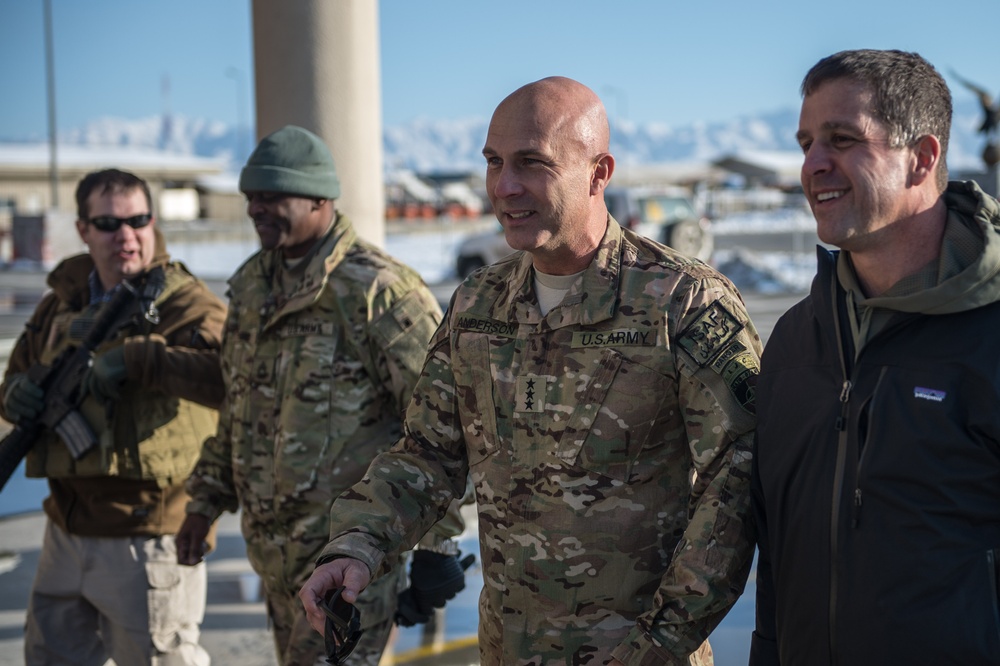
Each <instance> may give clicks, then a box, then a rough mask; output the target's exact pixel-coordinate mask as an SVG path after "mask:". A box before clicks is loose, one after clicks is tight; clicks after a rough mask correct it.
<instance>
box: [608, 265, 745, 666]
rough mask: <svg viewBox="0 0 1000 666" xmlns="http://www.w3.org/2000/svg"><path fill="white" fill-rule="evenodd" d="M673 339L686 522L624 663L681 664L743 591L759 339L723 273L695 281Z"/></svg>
mask: <svg viewBox="0 0 1000 666" xmlns="http://www.w3.org/2000/svg"><path fill="white" fill-rule="evenodd" d="M671 305H672V306H674V307H676V309H675V312H678V313H680V317H679V319H677V321H676V324H674V326H675V328H674V329H673V330H672V331H671V338H672V339H674V340H675V347H674V348H675V350H676V351H675V353H676V355H677V359H676V362H677V367H678V371H679V374H680V381H679V385H678V396H677V397H678V401H679V407H680V409H681V410H682V412H683V413H684V414H685V430H686V435H687V440H688V447H689V449H690V455H691V460H692V467H693V469H692V474H691V477H692V486H691V495H690V505H689V515H690V521H689V523H688V526H687V529H686V530H685V532H684V535H683V536H682V538H681V540H680V542H679V543H678V545H677V548H676V549H675V551H674V555H673V558H672V560H671V564H670V566H669V568H668V569H667V571H666V573H665V574H664V576H663V577H662V579H661V582H660V587H659V589H658V591H657V594H656V596H655V599H656V602H657V606H656V607H655V608H653V609H651V610H650V611H649V612H648V613H646V614H644V615H643V616H642V617H640V618H639V622H638V623H637V625H636V628H635V629H634V630H633V631H632V633H631V634H630V636H629V637H628V639H626V641H625V642H623V643H622V645H620V646H619V648H618V649H617V650H616V651H615V653H614V654H615V657H617V658H618V659H620V660H622V661H624V662H626V663H629V664H656V663H663V661H664V658H666V655H664V654H663V651H664V650H665V651H666V652H668V653H670V656H671V658H672V659H671V662H670V663H673V661H675V660H676V661H677V663H687V662H686V655H688V654H690V653H692V652H694V651H695V650H697V649H698V647H699V645H701V644H702V643H703V641H704V640H705V639H706V638H707V637H708V635H709V633H711V631H712V630H713V629H714V628H715V626H716V625H717V624H718V623H719V622H720V621H721V620H722V618H723V617H724V616H725V614H726V612H728V610H729V609H730V608H731V607H732V605H733V604H734V603H735V602H736V599H737V598H738V597H739V595H740V594H741V593H742V591H743V587H744V585H745V584H746V579H747V576H748V574H749V571H750V565H751V562H752V558H753V536H752V533H751V524H750V523H751V521H750V515H749V511H750V464H751V442H752V437H753V429H754V427H755V425H756V418H755V416H754V402H753V398H754V386H755V384H756V376H757V374H758V371H759V367H760V352H761V344H760V338H759V336H758V335H757V332H756V329H755V328H754V327H753V324H752V323H751V322H750V319H749V316H748V315H747V312H746V309H745V307H744V305H743V302H742V299H741V297H740V296H739V294H738V292H737V291H736V289H735V287H733V286H732V285H731V284H730V283H729V282H728V280H725V278H721V277H708V278H704V277H703V278H702V279H701V280H699V281H696V282H695V283H693V285H692V289H690V291H689V292H688V293H687V295H686V297H685V298H682V299H677V298H676V295H675V299H674V300H672V301H671Z"/></svg>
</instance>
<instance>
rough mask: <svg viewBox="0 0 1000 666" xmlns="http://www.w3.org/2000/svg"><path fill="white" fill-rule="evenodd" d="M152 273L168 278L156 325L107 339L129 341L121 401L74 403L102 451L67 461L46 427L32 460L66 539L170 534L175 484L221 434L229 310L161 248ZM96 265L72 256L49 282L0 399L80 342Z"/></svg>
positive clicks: (178, 506) (180, 501)
mask: <svg viewBox="0 0 1000 666" xmlns="http://www.w3.org/2000/svg"><path fill="white" fill-rule="evenodd" d="M153 266H161V267H163V269H164V272H165V277H166V279H165V285H164V289H163V291H162V292H161V294H160V296H159V297H158V298H157V301H156V306H157V309H158V311H159V321H158V322H157V323H155V324H154V323H151V322H149V321H147V320H145V319H143V318H141V317H138V316H137V317H136V318H135V319H134V321H133V322H132V323H130V324H129V325H128V326H127V327H126V328H125V329H124V330H123V331H121V332H120V333H119V334H118V335H117V336H116V337H115V339H114V340H111V341H109V342H108V343H106V344H105V347H111V346H115V345H119V344H124V345H125V363H126V369H127V372H128V379H127V382H126V385H125V387H124V389H123V390H122V397H121V400H120V401H118V402H117V403H116V404H115V405H113V406H111V408H110V409H108V408H106V407H105V406H104V405H100V404H98V403H97V401H96V400H95V399H94V398H92V397H88V398H87V399H86V400H85V401H84V403H83V405H82V406H81V412H82V413H83V415H84V417H85V418H86V419H87V421H88V423H89V424H90V426H91V427H92V429H93V430H94V432H95V433H96V434H98V437H99V440H100V445H99V446H98V447H96V448H95V449H94V450H93V451H91V452H90V453H88V454H86V455H85V456H84V457H83V458H81V459H80V460H79V461H74V460H73V458H72V457H71V456H70V455H69V453H68V451H67V450H66V447H65V445H64V444H63V443H62V441H60V440H59V438H58V437H57V436H56V435H55V434H54V433H52V432H50V431H47V430H46V431H44V432H43V433H42V435H41V436H40V437H39V439H38V441H37V442H36V443H35V446H34V448H33V449H32V451H31V452H30V453H29V454H28V458H27V465H26V469H27V474H28V476H34V477H48V478H49V486H50V490H51V495H50V497H48V498H47V499H46V500H45V503H44V508H45V511H46V513H47V514H48V516H49V518H51V519H52V520H53V521H54V522H55V523H57V524H58V525H60V526H61V527H63V528H64V529H66V530H67V531H68V532H71V533H75V534H81V535H88V536H125V535H134V534H171V533H174V532H176V531H177V529H179V527H180V524H181V523H182V522H183V519H184V506H185V504H186V503H187V500H188V497H187V495H186V493H185V492H184V491H183V488H182V484H183V482H184V480H185V478H186V477H187V475H188V474H189V473H190V471H191V469H192V468H193V467H194V464H195V462H196V461H197V459H198V455H199V453H200V450H201V444H202V442H203V441H204V440H205V438H206V437H208V436H210V435H211V434H212V433H213V432H214V430H215V427H216V422H217V415H216V412H215V408H216V407H217V406H218V404H219V403H220V402H221V400H222V395H223V390H224V389H223V385H222V375H221V371H220V370H219V355H218V354H219V347H220V346H221V336H222V327H223V323H224V319H225V312H226V308H225V305H224V304H223V303H222V301H221V300H220V299H219V298H218V297H216V296H215V295H213V294H212V293H211V292H210V291H209V289H208V288H207V286H206V285H205V284H204V283H203V282H201V281H199V280H197V279H196V278H195V277H194V276H192V275H191V274H190V273H189V272H188V271H187V269H186V268H185V267H184V266H183V265H182V264H179V263H170V262H169V258H168V257H167V255H166V253H165V252H162V251H161V252H160V253H159V254H158V256H157V257H156V259H155V260H154V264H153ZM93 267H94V264H93V261H92V260H91V258H90V256H89V255H86V254H84V255H77V256H74V257H70V258H69V259H66V260H65V261H63V262H62V263H61V264H59V265H58V266H57V267H56V268H55V269H54V270H53V271H52V273H51V274H50V275H49V277H48V284H49V286H50V287H52V291H51V292H49V293H48V294H46V295H45V296H44V297H43V299H42V302H41V303H40V304H39V305H38V308H37V309H36V310H35V312H34V314H33V315H32V317H31V319H30V320H29V321H28V323H27V325H26V327H25V330H24V332H23V333H22V335H21V337H20V338H19V339H18V341H17V344H16V345H15V347H14V349H13V351H12V354H11V358H10V362H9V365H8V367H7V372H6V374H5V376H4V384H3V385H0V395H3V392H4V391H5V389H6V383H7V381H8V380H9V379H10V377H11V376H12V375H14V374H17V373H22V372H25V371H26V370H27V369H28V368H29V367H31V366H32V365H33V364H35V363H39V362H41V363H50V362H51V361H52V360H53V359H54V358H55V357H56V356H57V355H58V353H59V352H60V351H62V349H65V348H66V347H69V346H71V345H73V344H75V343H78V341H77V340H75V339H74V337H73V333H72V330H73V322H74V321H79V320H81V319H85V318H87V317H90V316H92V313H93V309H92V308H91V307H90V306H89V301H90V288H89V285H88V280H87V278H88V276H89V274H90V272H91V271H92V270H93ZM0 412H2V407H0ZM3 415H4V416H6V414H3Z"/></svg>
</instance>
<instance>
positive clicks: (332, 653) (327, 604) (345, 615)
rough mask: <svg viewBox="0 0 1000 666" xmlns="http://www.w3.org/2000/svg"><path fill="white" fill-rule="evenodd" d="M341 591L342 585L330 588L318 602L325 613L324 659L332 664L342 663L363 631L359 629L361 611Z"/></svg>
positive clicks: (356, 643)
mask: <svg viewBox="0 0 1000 666" xmlns="http://www.w3.org/2000/svg"><path fill="white" fill-rule="evenodd" d="M343 592H344V588H343V587H338V588H337V589H335V590H331V591H330V593H329V594H327V595H326V598H325V599H323V601H322V602H321V603H320V604H319V607H320V608H321V609H323V613H324V614H326V631H324V633H323V637H324V638H325V639H326V661H327V663H329V664H334V666H338V665H339V664H342V663H344V660H345V659H347V657H349V656H350V654H351V652H353V651H354V648H355V647H357V645H358V641H359V640H361V635H362V634H364V633H365V632H364V631H363V630H362V629H361V613H360V612H359V611H358V609H357V608H356V607H355V606H354V604H350V603H348V602H346V601H344V599H343V597H342V594H343Z"/></svg>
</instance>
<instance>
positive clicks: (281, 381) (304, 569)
mask: <svg viewBox="0 0 1000 666" xmlns="http://www.w3.org/2000/svg"><path fill="white" fill-rule="evenodd" d="M239 185H240V190H241V191H242V192H243V193H244V194H245V195H246V198H247V213H248V214H249V216H250V217H251V218H252V219H253V222H254V226H255V227H256V230H257V234H258V235H259V237H260V243H261V250H260V251H259V252H257V253H256V254H254V255H253V256H251V257H250V258H249V259H248V260H247V261H246V262H245V263H244V264H243V265H242V266H241V267H240V268H239V269H238V270H237V271H236V273H235V275H233V277H232V278H231V279H230V280H229V299H230V301H229V316H228V318H227V320H226V326H225V332H224V336H223V347H222V371H223V378H224V381H225V383H226V397H225V400H224V402H223V404H222V407H221V409H220V413H219V429H218V432H217V433H216V435H215V436H214V437H212V438H210V439H208V441H206V443H205V446H204V450H203V453H202V456H201V459H200V460H199V462H198V464H197V465H196V467H195V470H194V473H193V474H192V475H191V477H190V479H189V480H188V483H187V488H188V492H189V493H190V494H191V496H192V498H193V499H192V501H191V502H190V504H188V507H187V512H188V517H187V520H186V521H185V523H184V526H183V527H182V529H181V532H180V534H179V535H178V549H179V551H180V557H181V559H182V561H183V562H188V563H196V562H198V561H199V560H200V559H201V556H202V541H203V539H204V536H205V535H206V534H207V533H208V530H209V526H210V525H211V524H212V522H213V521H215V520H216V519H217V518H218V517H219V515H220V514H221V513H222V512H224V511H236V510H237V509H240V510H242V530H243V535H244V537H245V538H246V541H247V556H248V557H249V560H250V563H251V565H252V566H253V568H254V570H255V571H257V573H258V574H259V575H260V577H261V580H262V583H263V590H264V594H265V596H266V597H267V608H268V615H269V618H270V623H271V626H272V627H273V629H274V640H275V646H276V650H277V655H278V661H279V663H280V664H282V665H283V666H293V665H294V666H304V665H306V664H314V663H317V662H321V663H322V660H323V658H324V656H325V655H326V651H325V645H324V639H323V637H322V636H320V635H318V634H317V633H315V632H314V631H312V629H311V628H310V627H309V624H308V622H307V620H306V616H305V613H304V611H303V608H302V604H301V603H300V601H299V599H298V597H297V596H296V595H297V592H298V590H299V588H300V587H301V586H302V584H303V583H304V582H305V580H306V579H307V578H308V577H309V574H310V573H311V572H312V569H313V565H314V563H315V561H316V559H317V558H318V557H319V554H320V551H321V550H322V549H323V547H324V546H325V544H326V542H327V541H328V539H329V536H330V534H329V511H330V506H331V505H332V504H333V501H334V500H335V499H336V498H337V497H338V496H339V495H340V493H341V492H343V491H344V490H345V489H347V488H349V487H350V486H351V485H353V484H354V483H356V482H357V481H359V480H360V479H361V478H362V476H363V475H364V473H365V471H366V470H367V469H368V465H369V463H370V462H371V461H372V459H374V458H375V456H376V455H377V454H378V453H380V452H382V451H385V450H386V449H388V448H389V446H391V445H392V444H393V443H394V442H395V441H396V440H397V439H398V438H399V436H400V434H401V432H402V430H401V419H402V414H403V410H404V409H405V407H406V405H407V403H408V402H409V399H410V394H411V393H412V391H413V387H414V385H415V384H416V381H417V378H418V377H419V375H420V370H421V366H422V365H423V360H424V355H425V352H426V345H427V342H428V340H429V339H430V337H431V335H432V334H433V332H434V330H435V328H436V327H437V325H438V322H439V321H440V320H441V310H440V308H439V307H438V305H437V302H436V301H435V299H434V297H433V295H432V294H431V292H430V290H429V289H428V288H427V286H426V285H425V284H424V282H423V281H422V280H421V278H420V277H419V276H418V275H417V274H416V273H415V272H414V271H413V270H412V269H410V268H408V267H407V266H404V265H402V264H401V263H399V262H398V261H396V260H395V259H393V258H392V257H390V256H388V255H387V254H385V253H384V252H383V251H381V250H380V249H378V248H376V247H374V246H372V245H369V244H368V243H366V242H364V241H362V240H360V239H359V238H358V237H357V235H356V233H355V231H354V228H353V226H352V224H351V222H350V220H348V219H347V217H345V216H344V215H342V214H341V213H339V212H337V211H336V209H335V207H334V200H335V199H336V198H337V197H338V196H339V195H340V181H339V179H338V177H337V170H336V167H335V165H334V161H333V157H332V155H331V154H330V151H329V149H328V148H327V146H326V145H325V144H324V143H323V141H322V140H321V139H320V138H319V137H318V136H316V135H315V134H313V133H312V132H309V131H308V130H305V129H302V128H300V127H295V126H286V127H283V128H282V129H280V130H278V131H276V132H274V133H273V134H270V135H269V136H267V137H265V138H264V139H263V140H262V141H261V142H260V144H259V145H258V146H257V148H256V149H255V150H254V152H253V154H252V155H251V156H250V159H249V160H248V162H247V164H246V166H245V167H244V169H243V171H242V173H241V174H240V183H239ZM441 515H442V516H447V517H446V519H445V520H442V521H441V522H439V523H438V526H437V527H436V528H435V529H434V531H432V533H429V534H428V535H427V537H426V538H425V540H424V542H422V543H423V545H425V546H426V548H427V549H428V552H429V553H431V554H434V555H435V556H436V559H435V557H432V558H430V559H431V564H430V566H429V568H430V569H431V571H430V572H426V571H425V572H418V574H419V575H415V576H414V579H415V580H417V579H419V581H421V582H423V581H425V580H427V579H428V578H433V577H434V573H435V563H436V562H442V563H445V564H451V565H453V564H454V562H453V561H452V560H454V559H455V558H456V555H455V550H454V544H453V542H451V541H450V540H449V539H448V538H447V537H449V536H455V535H457V534H459V533H460V532H461V529H462V527H463V525H462V523H461V518H460V517H459V515H458V513H457V510H455V509H454V508H453V509H451V510H450V512H449V513H447V514H445V512H444V511H442V514H441ZM439 533H440V534H439ZM423 559H424V558H422V561H423ZM404 569H405V568H404V567H397V570H398V572H397V574H395V575H392V576H387V577H385V578H384V579H383V580H381V581H379V583H378V584H376V585H373V586H372V587H371V588H370V589H369V590H368V591H366V593H365V595H363V596H362V597H361V598H360V599H359V600H358V602H357V606H358V608H359V609H360V610H361V617H362V627H363V628H364V629H365V634H364V636H363V638H362V640H361V643H360V644H359V645H358V647H357V648H356V650H355V651H354V653H353V654H352V655H351V657H350V659H349V661H348V662H346V663H350V664H371V665H372V666H375V665H376V664H377V663H378V661H379V658H380V656H381V654H382V651H383V649H384V647H385V644H386V641H387V639H388V636H389V632H390V629H391V628H392V624H393V618H394V615H395V613H396V607H397V598H398V595H399V594H400V592H401V591H402V588H404V587H405V576H404V574H405V571H404ZM442 570H444V571H453V570H454V567H453V566H452V567H451V568H449V567H443V568H442ZM463 586H464V578H463V577H462V576H459V577H458V578H457V580H452V581H451V587H450V590H448V593H449V594H450V595H452V596H453V595H454V594H455V593H457V592H458V591H459V590H460V589H461V588H462V587H463ZM417 597H418V599H419V595H417ZM404 598H408V599H411V600H412V599H413V595H412V594H411V595H408V596H406V597H404ZM424 601H426V600H424ZM443 603H444V601H443V600H441V601H439V605H443ZM411 610H412V609H411ZM417 610H418V611H428V610H433V609H432V608H431V609H428V608H422V609H417ZM417 615H421V613H419V612H418V613H417ZM427 616H428V615H427V613H424V617H427ZM410 617H412V614H411V615H410Z"/></svg>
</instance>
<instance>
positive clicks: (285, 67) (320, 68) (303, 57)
mask: <svg viewBox="0 0 1000 666" xmlns="http://www.w3.org/2000/svg"><path fill="white" fill-rule="evenodd" d="M253 38H254V71H255V82H256V88H257V92H256V95H257V100H256V102H257V138H258V140H259V139H260V138H262V137H264V136H266V135H267V134H270V133H271V132H273V131H274V130H276V129H278V128H280V127H282V126H284V125H288V124H292V125H299V126H301V127H305V128H306V129H309V130H311V131H313V132H315V133H316V134H318V135H319V136H321V137H323V139H324V140H325V141H326V143H327V145H328V146H329V147H330V151H331V152H332V153H333V158H334V159H335V160H336V162H337V173H338V175H339V176H340V184H341V195H340V199H338V200H337V208H338V209H339V210H341V211H343V212H344V213H346V214H347V215H348V216H350V218H351V219H352V220H353V221H354V223H355V225H356V227H357V230H358V234H359V235H360V236H361V237H363V238H364V239H365V240H368V241H370V242H372V243H375V244H376V245H379V246H384V244H385V187H384V182H383V174H382V162H383V158H382V97H381V75H380V66H379V39H378V0H253Z"/></svg>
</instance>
